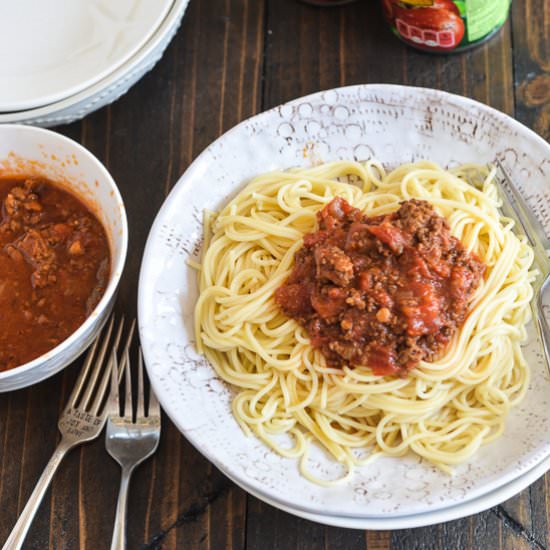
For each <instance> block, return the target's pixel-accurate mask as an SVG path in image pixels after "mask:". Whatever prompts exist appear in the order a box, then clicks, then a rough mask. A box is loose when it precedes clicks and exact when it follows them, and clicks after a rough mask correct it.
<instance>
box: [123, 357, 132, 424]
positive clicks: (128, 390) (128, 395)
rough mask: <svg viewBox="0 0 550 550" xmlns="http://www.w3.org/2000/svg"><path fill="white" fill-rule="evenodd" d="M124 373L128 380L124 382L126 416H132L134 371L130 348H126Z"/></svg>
mask: <svg viewBox="0 0 550 550" xmlns="http://www.w3.org/2000/svg"><path fill="white" fill-rule="evenodd" d="M124 374H125V376H126V381H125V382H124V385H125V388H124V393H125V399H124V416H125V417H127V418H132V372H131V369H130V351H129V349H128V348H126V349H125V350H124Z"/></svg>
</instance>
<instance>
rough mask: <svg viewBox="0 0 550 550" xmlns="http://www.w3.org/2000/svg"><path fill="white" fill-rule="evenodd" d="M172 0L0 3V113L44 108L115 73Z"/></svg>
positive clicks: (148, 35) (26, 0)
mask: <svg viewBox="0 0 550 550" xmlns="http://www.w3.org/2000/svg"><path fill="white" fill-rule="evenodd" d="M172 3H173V0H155V1H151V0H117V1H116V2H109V1H108V0H48V2H44V1H43V0H18V1H17V2H12V1H9V0H2V1H1V2H0V5H1V6H2V32H1V33H0V66H1V67H2V71H0V111H1V112H10V111H18V110H22V109H29V108H32V107H38V106H42V105H47V104H49V103H52V102H54V101H58V100H60V99H63V98H66V97H68V96H71V95H73V94H75V93H77V92H79V91H81V90H84V89H85V88H88V87H90V86H92V85H93V84H95V83H96V82H98V81H100V80H101V79H102V78H104V77H105V76H107V75H108V74H109V73H111V72H113V71H114V70H116V69H117V68H118V67H120V66H121V65H122V64H124V63H125V62H126V61H127V60H128V59H129V58H130V57H131V56H132V55H134V54H135V53H136V52H137V51H139V49H140V48H142V47H143V45H144V44H146V43H147V41H148V40H149V39H150V38H151V36H152V35H153V33H154V32H155V30H156V29H157V27H158V26H159V25H160V23H161V22H162V20H163V19H164V18H165V17H166V14H167V13H168V10H169V9H170V7H171V5H172Z"/></svg>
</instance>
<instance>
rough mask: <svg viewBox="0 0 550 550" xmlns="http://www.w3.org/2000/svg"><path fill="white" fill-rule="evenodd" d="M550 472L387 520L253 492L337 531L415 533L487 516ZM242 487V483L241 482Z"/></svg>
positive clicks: (540, 470) (543, 466) (542, 468)
mask: <svg viewBox="0 0 550 550" xmlns="http://www.w3.org/2000/svg"><path fill="white" fill-rule="evenodd" d="M548 470H550V458H547V459H545V460H544V461H543V462H541V463H540V464H538V465H537V466H535V467H534V468H533V469H532V470H529V471H528V472H527V473H525V474H523V475H522V476H520V477H518V478H516V479H514V480H513V481H511V482H509V483H506V484H505V485H503V486H502V487H499V488H498V489H495V490H494V491H491V492H489V493H487V494H485V495H482V496H480V497H479V498H476V499H474V500H469V501H467V502H463V503H462V504H457V505H455V506H449V507H446V508H440V509H438V510H434V511H433V512H426V513H424V514H412V515H410V516H400V517H387V518H348V517H340V516H327V515H317V514H308V513H307V512H302V511H301V510H296V509H294V508H290V507H288V506H282V505H281V504H279V503H277V502H273V501H270V500H269V499H268V498H266V497H265V496H260V495H256V494H254V492H251V494H253V495H254V496H256V497H257V498H260V499H262V500H264V501H265V502H267V504H271V506H275V507H276V508H279V509H281V510H283V511H284V512H288V513H289V514H294V515H295V516H298V517H301V518H303V519H307V520H310V521H315V522H317V523H323V524H325V525H332V526H333V527H345V528H347V529H373V530H394V529H411V528H414V527H425V526H427V525H435V524H436V523H444V522H446V521H453V520H456V519H460V518H463V517H466V516H471V515H472V514H478V513H480V512H484V511H485V510H488V509H489V508H492V507H493V506H497V505H498V504H500V503H502V502H504V501H505V500H508V499H509V498H512V497H513V496H514V495H517V494H518V493H519V492H521V491H523V490H524V489H525V488H526V487H528V486H529V485H531V483H534V482H535V481H536V480H537V479H539V477H541V476H543V475H544V474H545V473H546V472H547V471H548ZM237 484H238V482H237Z"/></svg>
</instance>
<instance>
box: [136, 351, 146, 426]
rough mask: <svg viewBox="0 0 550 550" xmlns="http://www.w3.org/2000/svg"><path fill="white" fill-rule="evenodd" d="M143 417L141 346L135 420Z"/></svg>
mask: <svg viewBox="0 0 550 550" xmlns="http://www.w3.org/2000/svg"><path fill="white" fill-rule="evenodd" d="M144 417H145V407H144V404H143V355H142V353H141V346H140V347H139V352H138V398H137V411H136V420H137V419H139V418H144Z"/></svg>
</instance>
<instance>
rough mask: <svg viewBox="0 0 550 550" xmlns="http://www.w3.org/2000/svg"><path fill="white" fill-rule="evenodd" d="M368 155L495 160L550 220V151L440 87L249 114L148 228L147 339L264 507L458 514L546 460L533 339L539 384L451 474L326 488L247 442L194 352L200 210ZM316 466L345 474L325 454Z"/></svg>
mask: <svg viewBox="0 0 550 550" xmlns="http://www.w3.org/2000/svg"><path fill="white" fill-rule="evenodd" d="M371 156H374V157H376V158H378V159H379V160H381V161H382V162H384V163H387V164H388V165H396V164H399V163H402V162H406V161H410V160H415V159H421V158H427V159H430V160H434V161H437V162H440V163H441V164H443V165H449V164H456V163H463V162H481V163H484V162H490V161H493V160H494V159H495V157H499V158H501V159H502V160H503V161H504V163H505V165H506V167H507V168H508V170H509V171H510V173H511V174H512V175H513V178H514V180H515V181H516V183H517V184H518V187H519V188H520V190H521V192H523V193H524V194H525V196H526V198H527V199H528V201H529V202H530V204H531V205H532V206H533V208H534V210H535V211H536V212H537V213H538V214H539V215H540V217H541V218H542V219H543V222H546V224H547V225H548V222H549V219H548V216H547V211H546V208H547V204H548V202H549V200H550V192H549V191H550V189H549V186H548V173H549V172H550V146H549V145H548V144H547V143H546V142H545V141H544V140H542V139H541V138H540V137H538V136H537V135H536V134H534V133H533V132H531V131H530V130H528V129H527V128H525V127H524V126H522V125H521V124H519V123H518V122H516V121H514V120H513V119H511V118H509V117H508V116H506V115H504V114H502V113H500V112H497V111H495V110H493V109H490V108H489V107H487V106H484V105H482V104H479V103H477V102H474V101H471V100H469V99H466V98H463V97H459V96H454V95H450V94H447V93H444V92H440V91H435V90H428V89H422V88H408V87H402V86H389V85H365V86H352V87H349V88H341V89H336V90H329V91H326V92H322V93H317V94H314V95H311V96H308V97H305V98H302V99H298V100H295V101H293V102H290V103H288V104H286V105H282V106H280V107H277V108H275V109H273V110H271V111H268V112H265V113H263V114H261V115H258V116H256V117H253V118H251V119H249V120H247V121H245V122H243V123H242V124H240V125H238V126H237V127H235V128H233V129H232V130H231V131H229V132H228V133H226V134H225V135H224V136H222V137H221V138H220V139H218V140H217V141H215V142H214V143H213V144H212V145H210V146H209V147H208V148H207V149H206V150H205V151H204V152H203V153H202V154H201V155H200V156H199V157H198V158H197V159H196V160H195V162H194V163H193V164H192V165H191V166H190V167H189V169H188V170H187V171H186V173H185V174H184V175H183V176H182V178H181V179H180V181H179V183H178V184H177V186H176V187H175V189H174V190H173V192H172V193H171V195H170V196H169V198H168V199H167V201H166V203H165V205H164V206H163V208H162V210H161V211H160V213H159V215H158V217H157V219H156V221H155V224H154V226H153V228H152V230H151V234H150V236H149V240H148V243H147V247H146V251H145V255H144V260H143V265H142V272H141V278H140V288H139V303H138V307H139V319H140V332H141V340H142V344H143V348H144V352H145V358H146V362H147V365H148V370H149V374H150V377H151V380H152V383H153V385H154V387H155V390H156V391H157V394H158V396H159V399H160V400H161V403H162V405H163V407H164V408H165V410H166V412H167V413H168V414H169V416H170V417H171V418H172V420H173V421H174V423H175V424H176V425H177V426H178V428H179V429H180V430H181V431H182V433H183V434H184V435H185V436H186V437H187V438H188V439H189V441H191V443H193V445H195V446H196V447H197V449H199V450H200V451H201V452H202V453H203V454H204V455H205V456H206V457H207V458H208V459H209V460H211V461H212V462H214V464H215V465H216V466H217V467H218V468H220V469H221V470H222V471H223V472H225V473H226V474H227V475H228V476H229V477H231V478H232V479H234V480H235V481H236V482H238V483H239V484H240V485H241V486H242V487H244V488H246V489H247V490H250V491H251V492H252V493H254V494H256V495H259V496H261V497H263V498H265V499H266V500H269V501H271V502H276V503H277V504H278V505H281V506H286V507H289V508H291V509H294V510H301V511H302V512H306V513H310V514H316V515H326V516H339V517H349V518H388V517H402V516H408V515H412V514H421V513H427V512H433V511H436V510H440V509H442V508H445V507H450V506H455V505H457V504H461V503H464V502H466V501H468V500H473V499H475V498H478V497H479V496H481V495H484V494H487V493H489V492H490V491H494V490H495V489H497V488H498V487H501V486H503V485H504V484H506V483H509V482H511V481H512V480H514V479H516V478H518V477H519V476H521V475H523V474H525V473H526V472H528V471H529V470H531V469H532V468H533V467H534V466H536V465H537V464H540V463H541V462H542V461H543V460H544V459H546V458H547V457H548V456H550V414H549V412H548V411H549V410H550V408H549V406H548V405H549V403H550V383H549V381H548V376H547V373H546V369H545V366H544V364H543V361H542V358H541V355H540V350H539V347H538V345H537V343H536V340H535V339H534V335H533V331H532V330H531V331H530V335H531V337H530V340H529V342H528V343H527V345H526V347H525V353H526V357H527V360H528V362H529V364H530V366H531V369H532V373H533V380H532V383H531V385H530V388H529V395H528V398H527V399H525V401H524V402H523V403H522V404H521V405H520V406H519V407H517V408H516V409H515V410H514V411H513V413H512V414H511V415H510V417H509V418H508V422H507V428H506V431H505V433H504V435H503V436H502V437H501V438H500V439H499V440H497V441H496V442H494V443H493V444H491V445H487V446H485V447H483V448H482V449H481V450H480V451H479V452H478V453H477V454H476V455H475V457H474V458H473V459H472V460H470V461H469V462H468V463H466V464H463V465H461V466H459V467H457V468H456V470H455V475H454V476H453V477H449V476H447V475H445V474H443V473H441V472H440V471H438V470H437V469H436V468H435V467H433V466H430V465H429V464H427V463H425V462H423V461H421V460H419V459H418V458H415V457H413V456H409V457H405V458H402V459H391V458H383V459H380V460H378V461H376V462H374V463H373V464H371V465H368V466H366V467H363V468H358V469H357V471H356V472H355V474H354V476H353V478H352V479H351V481H349V482H348V483H347V484H345V485H341V486H338V487H335V488H331V489H325V488H322V487H318V486H316V485H313V484H311V483H310V482H308V481H307V480H305V479H304V478H302V477H301V476H300V475H299V472H298V468H297V464H296V462H295V461H293V460H289V459H285V458H282V457H279V456H278V455H276V454H275V453H273V452H271V451H270V450H268V449H267V448H266V447H265V446H264V445H263V444H262V443H261V442H259V441H258V440H256V439H254V438H246V437H245V436H244V435H243V434H242V432H241V430H240V429H239V427H238V425H237V423H236V422H235V420H234V418H233V416H232V414H231V411H230V402H231V398H232V395H233V394H232V390H231V388H229V387H228V386H227V385H225V384H224V383H222V382H221V381H220V380H219V379H218V378H217V376H216V375H215V373H214V371H213V369H212V368H211V366H210V365H209V364H208V362H207V361H206V360H205V359H204V358H202V357H199V356H198V355H197V354H196V352H195V351H194V345H193V344H194V334H193V328H192V315H193V307H194V304H195V301H196V298H197V287H196V282H195V274H194V273H193V272H192V270H191V269H190V268H189V267H188V266H187V264H186V259H187V258H188V257H190V256H194V255H196V254H197V252H198V250H199V248H200V242H201V238H202V223H201V212H202V210H203V209H204V208H208V209H212V210H216V209H219V208H220V207H221V206H222V205H223V204H224V203H226V201H227V200H228V198H229V197H230V196H232V195H234V194H235V193H236V192H237V191H238V190H239V189H241V188H242V186H243V185H244V183H245V182H246V180H248V179H249V178H251V177H253V176H255V175H257V174H260V173H263V172H266V171H269V170H272V169H275V168H285V167H290V166H295V165H308V164H310V163H311V162H315V161H329V160H333V159H338V158H340V159H345V158H356V159H365V158H369V157H371ZM309 467H310V469H312V470H313V471H314V473H316V474H318V475H321V476H322V475H327V473H328V475H331V474H332V475H334V476H337V475H338V473H339V468H338V467H336V466H333V465H332V463H331V462H329V461H327V460H326V459H325V457H324V454H323V453H322V452H317V453H314V454H313V458H312V460H311V461H310V464H309Z"/></svg>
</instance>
